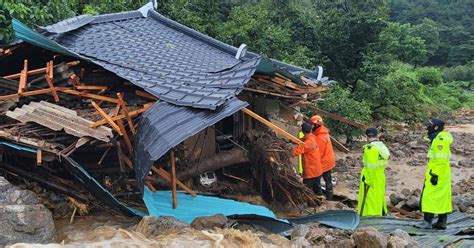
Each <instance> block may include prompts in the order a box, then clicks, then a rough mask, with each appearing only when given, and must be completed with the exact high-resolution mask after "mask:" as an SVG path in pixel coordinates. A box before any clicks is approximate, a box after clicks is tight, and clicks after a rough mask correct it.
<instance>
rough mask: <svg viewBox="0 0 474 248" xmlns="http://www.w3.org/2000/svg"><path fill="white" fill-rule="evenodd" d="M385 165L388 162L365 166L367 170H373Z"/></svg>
mask: <svg viewBox="0 0 474 248" xmlns="http://www.w3.org/2000/svg"><path fill="white" fill-rule="evenodd" d="M387 165H388V161H380V162H378V163H375V164H369V163H367V164H366V166H367V168H371V169H375V168H378V167H382V166H387Z"/></svg>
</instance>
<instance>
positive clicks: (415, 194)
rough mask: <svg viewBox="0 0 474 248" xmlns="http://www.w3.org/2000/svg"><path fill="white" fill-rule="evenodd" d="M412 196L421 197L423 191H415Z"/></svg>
mask: <svg viewBox="0 0 474 248" xmlns="http://www.w3.org/2000/svg"><path fill="white" fill-rule="evenodd" d="M412 195H414V196H421V189H415V190H413V192H412Z"/></svg>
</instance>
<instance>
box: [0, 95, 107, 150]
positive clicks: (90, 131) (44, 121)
mask: <svg viewBox="0 0 474 248" xmlns="http://www.w3.org/2000/svg"><path fill="white" fill-rule="evenodd" d="M6 115H7V116H8V117H10V118H13V119H15V120H18V121H21V122H35V123H37V124H40V125H42V126H45V127H47V128H50V129H52V130H54V131H60V130H64V131H65V132H66V133H68V134H70V135H73V136H76V137H84V136H87V137H92V138H95V139H98V140H102V141H104V142H109V141H110V138H111V137H112V136H113V134H112V129H110V128H107V127H104V126H100V127H98V128H90V127H89V125H90V124H92V122H91V121H89V120H87V119H84V118H82V117H80V116H78V115H77V113H76V111H74V110H71V109H68V108H64V107H61V106H58V105H55V104H52V103H48V102H45V101H41V102H30V103H29V104H25V105H23V106H22V107H21V108H15V109H14V110H13V111H8V112H7V113H6Z"/></svg>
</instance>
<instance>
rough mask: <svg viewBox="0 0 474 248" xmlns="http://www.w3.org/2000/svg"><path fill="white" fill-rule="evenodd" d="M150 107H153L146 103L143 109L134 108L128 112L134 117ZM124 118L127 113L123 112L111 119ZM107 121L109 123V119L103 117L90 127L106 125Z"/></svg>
mask: <svg viewBox="0 0 474 248" xmlns="http://www.w3.org/2000/svg"><path fill="white" fill-rule="evenodd" d="M150 107H151V105H146V106H144V107H143V108H141V109H137V110H134V111H130V112H128V114H129V116H131V117H134V116H137V115H139V114H141V113H143V112H145V111H147V109H148V108H150ZM124 118H125V115H123V114H122V115H117V116H114V117H112V118H111V119H112V120H113V121H117V120H121V119H124ZM106 123H107V121H106V120H105V119H102V120H100V121H96V122H94V123H92V124H91V125H90V127H92V128H96V127H99V126H102V125H104V124H106Z"/></svg>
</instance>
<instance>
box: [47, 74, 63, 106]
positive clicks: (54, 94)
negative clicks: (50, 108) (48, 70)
mask: <svg viewBox="0 0 474 248" xmlns="http://www.w3.org/2000/svg"><path fill="white" fill-rule="evenodd" d="M44 78H45V79H46V82H48V86H49V89H50V90H51V94H52V95H53V99H54V101H55V102H59V97H58V93H57V92H56V88H55V87H54V85H53V79H52V78H50V77H49V76H48V75H44Z"/></svg>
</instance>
